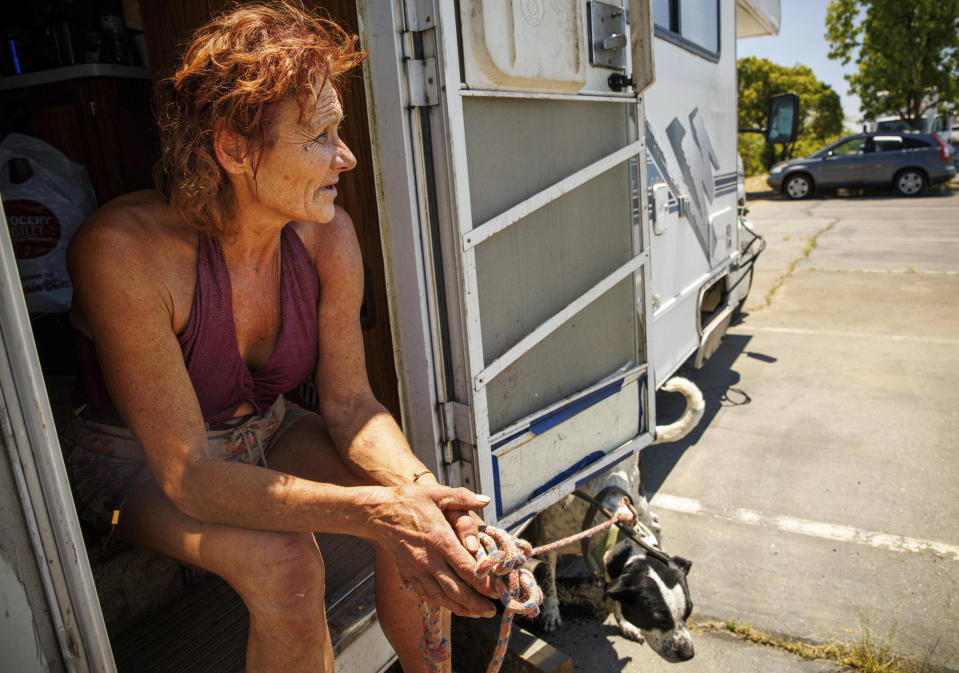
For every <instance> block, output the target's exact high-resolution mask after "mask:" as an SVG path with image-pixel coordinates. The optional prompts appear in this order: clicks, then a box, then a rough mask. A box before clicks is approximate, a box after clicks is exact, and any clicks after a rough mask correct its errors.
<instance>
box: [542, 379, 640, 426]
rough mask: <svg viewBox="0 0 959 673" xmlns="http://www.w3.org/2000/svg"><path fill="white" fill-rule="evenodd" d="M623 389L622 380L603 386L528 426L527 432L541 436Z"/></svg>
mask: <svg viewBox="0 0 959 673" xmlns="http://www.w3.org/2000/svg"><path fill="white" fill-rule="evenodd" d="M622 387H623V380H622V379H619V380H618V381H614V382H612V383H610V384H609V385H606V386H603V387H602V388H600V389H599V390H594V391H593V392H591V393H590V394H589V395H586V396H584V397H581V398H579V399H578V400H576V401H574V402H570V403H569V404H567V405H566V406H565V407H561V408H559V409H557V410H556V411H554V412H552V413H551V414H549V415H547V416H543V417H542V418H539V419H537V420H535V421H533V422H532V423H530V424H529V430H530V432H532V433H533V434H534V435H541V434H543V433H544V432H546V431H547V430H549V429H550V428H553V427H556V426H557V425H559V424H560V423H562V422H563V421H566V420H569V419H570V418H572V417H573V416H575V415H576V414H578V413H579V412H581V411H583V410H584V409H587V408H589V407H591V406H593V405H594V404H596V403H598V402H601V401H603V400H605V399H606V398H607V397H610V396H612V395H615V394H616V393H617V392H618V391H619V389H620V388H622Z"/></svg>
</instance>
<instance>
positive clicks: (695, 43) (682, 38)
mask: <svg viewBox="0 0 959 673" xmlns="http://www.w3.org/2000/svg"><path fill="white" fill-rule="evenodd" d="M704 5H705V6H704ZM653 22H654V23H655V24H656V35H657V37H661V38H663V39H665V40H668V41H670V42H673V43H675V44H678V45H679V46H681V47H684V48H685V49H688V50H689V51H691V52H693V53H695V54H699V55H700V56H702V57H704V58H708V59H710V60H712V61H715V60H718V59H719V0H716V2H711V1H710V0H707V1H706V2H703V1H702V0H653Z"/></svg>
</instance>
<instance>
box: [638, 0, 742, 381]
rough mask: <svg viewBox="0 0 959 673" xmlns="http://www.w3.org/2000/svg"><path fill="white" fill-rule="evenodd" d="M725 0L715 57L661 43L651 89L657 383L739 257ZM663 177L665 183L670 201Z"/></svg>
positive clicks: (684, 351)
mask: <svg viewBox="0 0 959 673" xmlns="http://www.w3.org/2000/svg"><path fill="white" fill-rule="evenodd" d="M733 10H734V5H733V3H726V2H723V3H720V15H719V19H720V22H719V51H718V53H717V54H716V55H715V57H709V55H704V54H702V53H697V52H696V51H695V50H693V49H690V48H688V47H687V46H684V45H683V44H682V43H681V42H679V41H673V40H669V39H665V38H664V37H662V36H660V33H659V32H657V37H656V39H655V42H654V51H655V60H656V83H655V84H654V85H653V86H651V87H650V88H649V90H648V91H647V92H646V95H645V96H644V101H645V104H646V151H647V163H646V168H647V173H648V178H647V180H648V187H649V189H650V192H651V193H652V191H653V188H654V186H655V187H656V190H655V191H656V199H655V208H656V210H655V211H654V213H653V215H654V216H656V217H657V218H659V217H660V216H661V214H662V210H663V209H665V211H666V212H665V219H664V220H663V221H662V222H659V221H657V222H656V223H655V224H654V231H655V232H657V233H656V234H654V235H653V240H652V242H651V244H650V258H651V261H650V271H651V281H650V282H651V284H652V287H651V294H652V296H653V326H652V331H653V333H652V335H651V337H650V343H651V344H652V354H651V356H650V360H651V363H652V365H653V370H654V372H655V377H656V385H657V387H658V386H659V385H662V384H663V383H664V382H665V381H666V380H667V379H668V378H669V376H671V375H672V374H673V373H674V372H675V371H676V369H677V368H678V367H679V366H680V365H682V363H683V361H684V360H685V359H686V358H688V357H689V356H690V355H691V354H692V352H694V350H695V348H693V350H692V351H691V350H690V348H692V347H693V346H692V344H693V343H694V342H693V340H694V339H695V340H698V339H699V336H700V334H699V305H698V302H699V292H698V290H699V289H700V288H701V287H702V286H703V285H704V284H708V283H709V282H710V281H711V279H712V278H716V277H718V276H720V275H721V274H722V273H723V272H724V271H725V270H726V269H728V268H729V266H730V265H731V263H732V262H733V260H734V258H735V255H736V254H737V250H738V228H737V223H736V218H737V210H736V176H737V162H736V156H737V148H736V141H737V119H736V96H737V90H736V44H735V40H736V31H735V29H736V15H735V12H734V11H733ZM660 183H665V184H666V186H667V189H666V193H665V198H663V189H662V187H661V186H660Z"/></svg>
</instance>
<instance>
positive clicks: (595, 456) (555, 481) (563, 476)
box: [530, 451, 606, 500]
mask: <svg viewBox="0 0 959 673" xmlns="http://www.w3.org/2000/svg"><path fill="white" fill-rule="evenodd" d="M605 455H606V454H605V453H604V452H602V451H593V452H592V453H590V454H589V455H587V456H586V457H585V458H581V459H580V460H578V461H576V463H575V464H574V465H573V466H572V467H568V468H566V469H565V470H563V471H562V472H560V473H559V474H557V475H556V476H555V477H553V478H552V479H550V480H549V481H547V482H546V483H545V484H543V485H542V486H540V487H539V488H537V489H536V490H535V491H533V494H532V495H531V496H530V500H532V499H533V498H536V497H538V496H541V495H543V494H544V493H546V491H548V490H549V489H551V488H553V487H554V486H557V485H559V484H561V483H563V482H564V481H566V480H567V479H569V478H570V477H571V476H573V475H574V474H576V473H577V472H579V471H580V470H583V469H585V468H586V467H587V466H588V465H591V464H592V463H595V462H596V461H597V460H599V459H600V458H602V457H603V456H605Z"/></svg>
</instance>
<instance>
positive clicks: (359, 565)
mask: <svg viewBox="0 0 959 673" xmlns="http://www.w3.org/2000/svg"><path fill="white" fill-rule="evenodd" d="M317 540H318V542H319V545H320V549H322V550H323V559H324V563H325V565H326V571H327V621H328V622H329V625H330V635H331V637H332V639H333V648H334V652H336V653H339V652H340V651H342V650H343V649H344V648H346V647H347V646H348V645H349V644H350V643H351V642H352V641H353V640H354V639H355V638H357V637H358V636H359V635H361V634H362V633H363V631H364V630H365V629H366V628H367V627H368V626H369V625H370V624H372V623H373V621H374V620H375V601H374V599H373V577H372V576H373V555H374V554H373V548H372V547H371V546H370V545H369V544H367V543H366V542H364V541H362V540H360V539H358V538H352V537H347V536H340V535H317ZM248 627H249V614H248V613H247V610H246V607H245V606H244V605H243V602H242V601H241V600H240V598H239V596H237V594H236V592H234V591H233V589H231V588H230V587H229V585H227V584H226V583H225V582H224V581H223V580H221V579H220V578H218V577H215V576H211V577H210V578H209V579H208V580H206V581H205V582H203V583H202V584H200V585H198V586H196V587H195V588H192V589H191V590H189V591H188V592H187V593H186V594H185V595H184V596H183V597H182V598H180V599H178V600H176V601H174V602H173V603H172V604H170V605H168V606H165V607H164V608H163V609H162V610H160V611H159V612H158V613H157V614H155V615H153V616H151V617H149V618H147V619H144V620H142V621H140V622H138V623H137V624H135V625H133V626H131V627H130V628H128V629H126V630H125V631H124V632H123V633H121V634H119V635H118V636H117V637H115V638H114V639H113V643H112V644H113V654H114V658H115V660H116V664H117V671H118V672H119V673H201V672H202V673H242V671H243V668H244V660H245V656H246V636H247V629H248Z"/></svg>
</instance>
